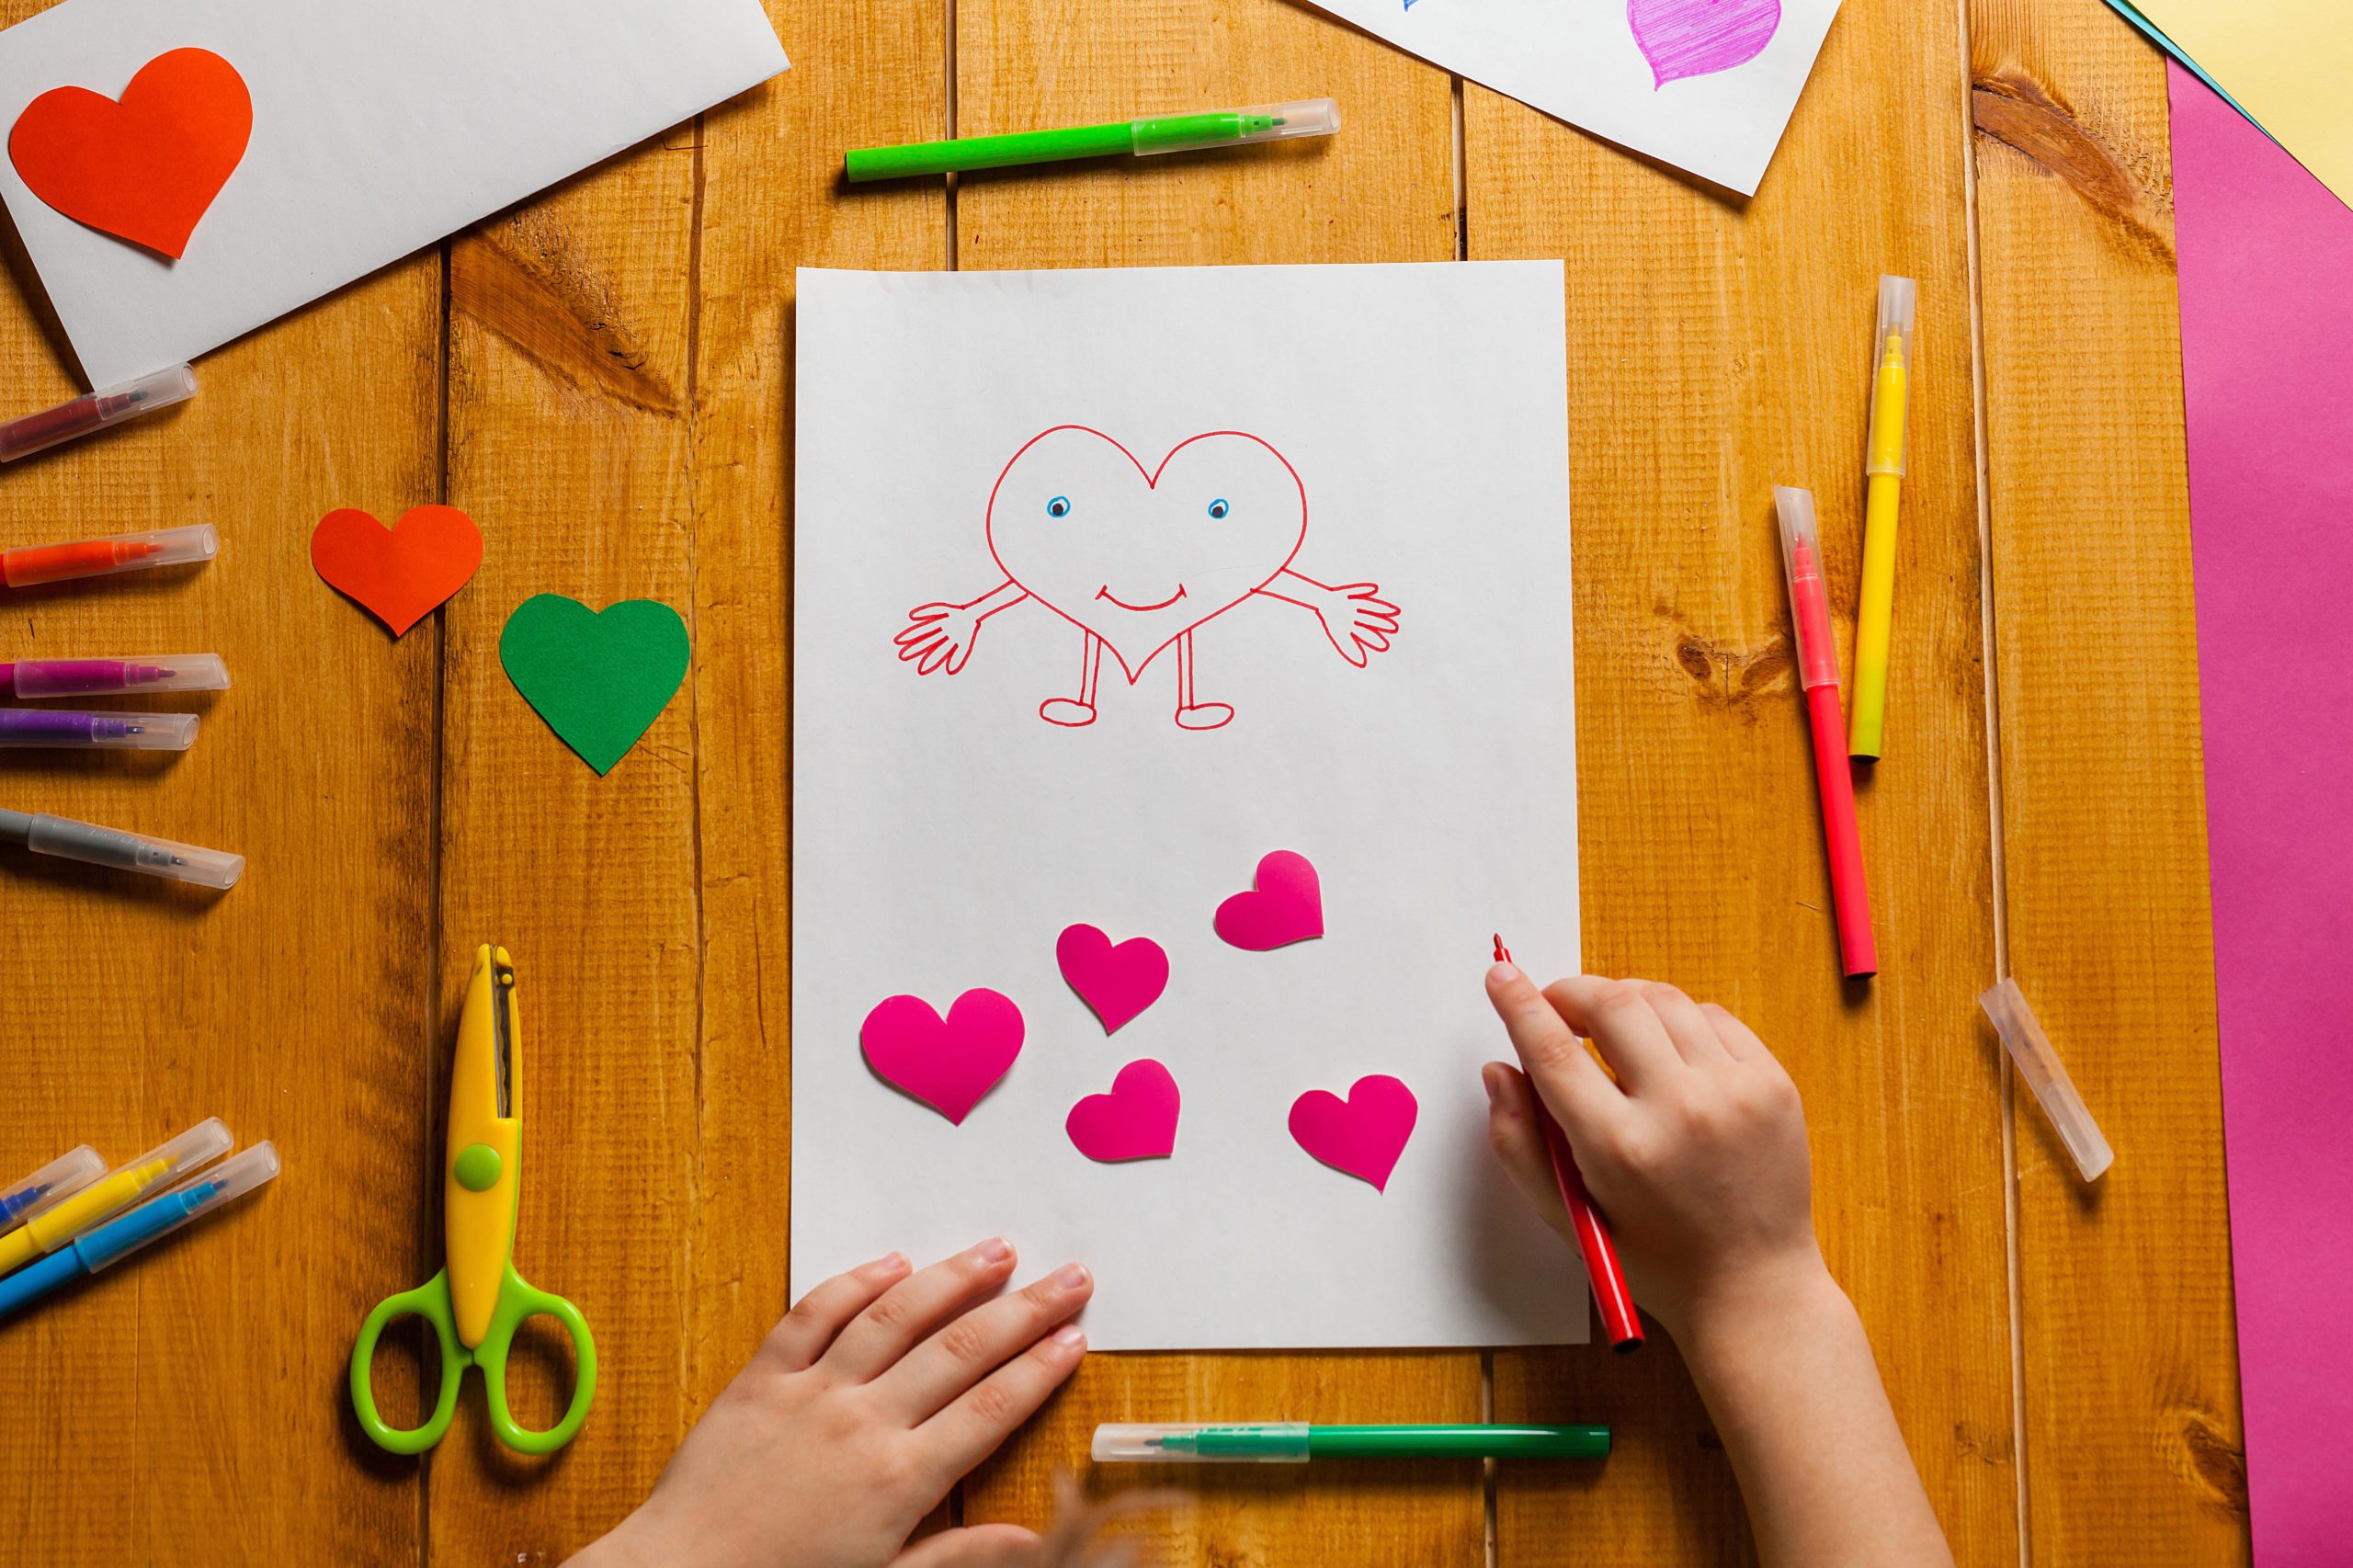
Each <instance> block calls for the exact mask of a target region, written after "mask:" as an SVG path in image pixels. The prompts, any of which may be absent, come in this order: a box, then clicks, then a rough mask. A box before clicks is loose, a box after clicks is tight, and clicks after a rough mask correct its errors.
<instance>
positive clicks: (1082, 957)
mask: <svg viewBox="0 0 2353 1568" xmlns="http://www.w3.org/2000/svg"><path fill="white" fill-rule="evenodd" d="M1054 961H1055V962H1056V963H1058V964H1060V965H1061V966H1062V971H1063V979H1064V980H1066V981H1068V982H1069V983H1070V988H1071V989H1072V990H1073V991H1075V992H1077V993H1078V999H1079V1000H1080V1001H1082V1002H1084V1003H1086V1005H1087V1006H1090V1007H1092V1008H1094V1009H1095V1016H1096V1017H1098V1018H1100V1019H1102V1020H1103V1032H1104V1033H1105V1034H1118V1033H1119V1032H1120V1025H1121V1024H1124V1023H1128V1022H1130V1021H1131V1020H1132V1019H1133V1018H1134V1017H1135V1016H1136V1015H1137V1014H1139V1013H1141V1012H1142V1011H1143V1010H1144V1009H1145V1008H1146V1007H1149V1006H1152V1005H1153V1004H1154V1002H1157V1001H1159V1000H1160V994H1161V993H1162V992H1164V991H1165V990H1167V989H1168V954H1167V953H1166V952H1165V950H1163V949H1162V948H1161V946H1160V944H1159V943H1158V942H1155V941H1154V940H1153V939H1152V938H1151V937H1129V938H1128V939H1127V940H1126V941H1124V942H1121V943H1120V945H1119V946H1117V947H1113V946H1112V945H1111V938H1110V937H1107V936H1105V935H1104V934H1103V933H1102V932H1101V931H1100V930H1097V928H1096V927H1095V926H1064V927H1063V934H1062V936H1061V937H1057V938H1056V939H1055V942H1054Z"/></svg>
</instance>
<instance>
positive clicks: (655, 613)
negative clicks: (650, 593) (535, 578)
mask: <svg viewBox="0 0 2353 1568" xmlns="http://www.w3.org/2000/svg"><path fill="white" fill-rule="evenodd" d="M687 659H688V643H687V623H686V622H685V621H684V620H681V619H679V618H678V612H677V611H676V610H674V609H672V608H670V607H669V606H668V605H665V604H663V603H661V602H660V601H659V600H656V599H623V600H621V601H620V603H619V604H611V605H607V606H606V607H605V608H604V609H603V610H601V611H598V610H592V609H590V608H588V607H587V606H586V605H584V604H582V603H581V602H580V601H579V600H578V599H572V598H566V597H564V596H563V595H562V594H535V595H533V596H532V597H529V598H528V599H525V600H524V601H523V602H522V603H521V604H519V605H517V606H516V607H515V613H514V614H513V615H510V616H508V617H507V618H506V630H505V631H502V632H500V633H499V634H498V662H499V663H500V664H503V665H506V678H507V679H508V680H511V681H513V682H514V683H515V689H516V690H517V691H519V692H521V693H522V694H523V700H524V701H526V702H528V703H529V704H530V705H531V706H532V707H533V708H535V709H537V710H539V714H540V718H542V719H545V720H546V721H547V722H548V728H549V729H551V730H553V731H554V732H555V733H556V738H557V739H559V740H561V741H562V742H563V744H565V745H568V746H570V747H571V748H572V749H573V750H574V751H576V752H578V753H579V754H580V759H581V760H582V761H583V762H585V763H586V764H587V765H588V766H589V767H593V768H595V769H596V770H597V772H598V773H610V772H611V771H612V770H613V765H614V764H615V763H617V762H619V761H620V759H621V758H622V757H624V756H627V755H628V754H629V748H630V747H631V746H633V745H635V744H637V738H638V736H640V735H642V734H643V733H645V732H646V729H647V728H648V727H649V726H650V725H651V724H652V723H653V722H654V720H655V719H657V718H659V717H661V714H662V710H663V709H665V708H666V707H668V706H669V703H670V699H671V698H672V697H674V696H676V694H677V690H678V683H679V682H680V681H682V680H684V679H686V678H687Z"/></svg>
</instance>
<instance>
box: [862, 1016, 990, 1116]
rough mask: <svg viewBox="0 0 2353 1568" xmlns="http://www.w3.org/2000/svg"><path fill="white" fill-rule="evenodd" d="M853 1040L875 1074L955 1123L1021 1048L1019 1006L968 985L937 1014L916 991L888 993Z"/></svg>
mask: <svg viewBox="0 0 2353 1568" xmlns="http://www.w3.org/2000/svg"><path fill="white" fill-rule="evenodd" d="M858 1041H859V1043H860V1044H861V1045H863V1046H864V1047H865V1049H866V1062H867V1065H869V1066H870V1067H872V1068H873V1069H874V1072H875V1075H876V1076H878V1077H880V1078H881V1080H882V1081H883V1082H884V1083H886V1084H888V1085H891V1086H892V1087H893V1088H895V1089H900V1090H903V1091H904V1092H905V1093H907V1094H910V1095H913V1096H915V1098H916V1099H919V1100H921V1101H923V1103H924V1104H926V1105H927V1106H929V1107H931V1108H932V1109H934V1110H936V1111H938V1113H939V1114H940V1115H942V1116H944V1117H946V1118H947V1119H949V1120H950V1121H952V1122H954V1123H956V1124H957V1125H958V1126H960V1127H961V1125H963V1121H964V1118H965V1117H967V1116H969V1115H971V1114H972V1108H973V1107H974V1106H976V1105H978V1104H980V1103H981V1096H983V1095H985V1094H987V1093H988V1092H989V1091H990V1090H991V1089H993V1088H995V1087H996V1084H997V1080H998V1079H1000V1078H1002V1077H1004V1076H1005V1074H1006V1071H1007V1070H1008V1069H1010V1068H1011V1067H1012V1066H1013V1059H1014V1058H1015V1057H1017V1056H1018V1055H1020V1054H1021V1009H1020V1008H1018V1007H1017V1006H1014V1005H1013V1003H1012V1002H1011V1001H1010V1000H1009V999H1008V998H1006V997H1004V996H1000V995H999V994H996V993H995V992H994V991H988V990H983V989H974V990H972V991H967V992H965V993H964V994H962V995H961V996H959V997H957V998H956V1000H955V1001H954V1002H952V1003H950V1004H949V1008H948V1017H946V1018H945V1019H944V1020H943V1019H942V1018H941V1017H940V1016H939V1015H938V1013H936V1012H934V1011H932V1006H931V1004H930V1003H928V1002H926V1001H925V1000H924V999H923V998H922V997H920V996H892V997H889V998H887V999H885V1000H883V1001H881V1002H878V1003H877V1004H875V1006H874V1010H873V1011H872V1012H870V1013H869V1014H867V1015H866V1023H865V1025H864V1026H863V1027H862V1028H859V1030H858Z"/></svg>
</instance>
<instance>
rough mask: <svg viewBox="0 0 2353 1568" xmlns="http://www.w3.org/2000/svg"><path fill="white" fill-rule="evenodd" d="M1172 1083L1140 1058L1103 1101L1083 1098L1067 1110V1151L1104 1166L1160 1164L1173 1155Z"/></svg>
mask: <svg viewBox="0 0 2353 1568" xmlns="http://www.w3.org/2000/svg"><path fill="white" fill-rule="evenodd" d="M1177 1108H1178V1100H1177V1095H1176V1078H1175V1077H1173V1076H1172V1075H1170V1074H1169V1071H1168V1069H1167V1068H1165V1067H1164V1066H1162V1065H1161V1064H1160V1063H1159V1062H1154V1061H1153V1060H1152V1059H1151V1058H1150V1057H1145V1058H1144V1059H1143V1060H1142V1061H1141V1062H1129V1063H1128V1064H1127V1065H1126V1066H1125V1067H1122V1068H1120V1074H1119V1076H1118V1077H1116V1078H1113V1079H1112V1080H1111V1092H1110V1093H1109V1094H1108V1095H1089V1096H1086V1098H1085V1099H1083V1100H1081V1101H1079V1102H1078V1103H1077V1104H1076V1105H1074V1106H1073V1107H1071V1108H1070V1118H1069V1119H1068V1120H1066V1121H1064V1122H1063V1131H1065V1132H1067V1133H1069V1134H1070V1141H1071V1143H1072V1145H1073V1146H1074V1148H1076V1149H1077V1150H1078V1152H1079V1153H1082V1154H1084V1155H1086V1157H1087V1158H1088V1159H1090V1160H1098V1161H1101V1162H1102V1163H1103V1164H1105V1165H1112V1164H1116V1163H1118V1162H1119V1161H1121V1160H1165V1159H1166V1158H1167V1157H1168V1156H1169V1155H1171V1154H1173V1153H1176V1112H1177Z"/></svg>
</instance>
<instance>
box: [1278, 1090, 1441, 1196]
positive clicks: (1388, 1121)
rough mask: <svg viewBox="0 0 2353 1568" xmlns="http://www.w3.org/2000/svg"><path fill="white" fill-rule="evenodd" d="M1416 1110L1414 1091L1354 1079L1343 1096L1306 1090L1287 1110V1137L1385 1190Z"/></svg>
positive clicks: (1337, 1168) (1348, 1172) (1402, 1151)
mask: <svg viewBox="0 0 2353 1568" xmlns="http://www.w3.org/2000/svg"><path fill="white" fill-rule="evenodd" d="M1419 1111H1420V1107H1419V1106H1418V1105H1416V1104H1415V1101H1414V1091H1413V1090H1411V1089H1409V1088H1407V1087H1406V1086H1405V1085H1404V1084H1402V1083H1400V1082H1398V1081H1397V1080H1396V1079H1394V1078H1392V1077H1390V1076H1389V1075H1388V1074H1383V1073H1375V1074H1370V1075H1369V1076H1367V1077H1362V1078H1358V1080H1357V1081H1356V1083H1355V1084H1353V1085H1350V1086H1349V1089H1348V1097H1347V1099H1342V1098H1341V1097H1340V1096H1337V1095H1336V1094H1332V1093H1330V1092H1329V1091H1327V1090H1324V1089H1310V1090H1308V1091H1307V1093H1305V1094H1303V1095H1302V1096H1299V1098H1297V1099H1295V1100H1293V1101H1292V1102H1291V1106H1290V1135H1291V1137H1292V1138H1293V1139H1294V1140H1296V1141H1297V1142H1298V1143H1299V1146H1300V1147H1301V1148H1302V1149H1304V1150H1306V1151H1307V1152H1308V1153H1311V1154H1313V1155H1314V1156H1315V1157H1316V1158H1317V1159H1319V1160H1321V1161H1323V1162H1324V1164H1325V1165H1330V1166H1331V1167H1332V1168H1333V1169H1334V1170H1338V1171H1346V1172H1347V1174H1348V1175H1350V1176H1355V1177H1357V1178H1358V1179H1359V1180H1361V1181H1369V1182H1370V1183H1371V1184H1372V1185H1373V1187H1374V1188H1375V1189H1376V1190H1378V1191H1381V1192H1386V1191H1388V1190H1389V1173H1390V1172H1392V1171H1393V1170H1395V1169H1396V1168H1397V1161H1398V1158H1399V1156H1401V1155H1403V1154H1404V1153H1405V1141H1406V1140H1407V1139H1409V1138H1411V1137H1412V1136H1413V1135H1414V1118H1415V1116H1416V1115H1417V1114H1418V1113H1419Z"/></svg>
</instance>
